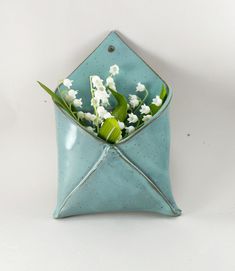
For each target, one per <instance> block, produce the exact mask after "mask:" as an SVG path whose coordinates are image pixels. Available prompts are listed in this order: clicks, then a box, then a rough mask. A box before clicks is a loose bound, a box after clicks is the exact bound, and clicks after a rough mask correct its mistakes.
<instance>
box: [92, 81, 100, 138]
mask: <svg viewBox="0 0 235 271" xmlns="http://www.w3.org/2000/svg"><path fill="white" fill-rule="evenodd" d="M91 80H92V76H90V91H91V98H92V100H93V99H94V89H93V87H92V81H91ZM93 108H94V112H95V115H96V128H97V133H99V130H100V129H99V122H98V113H97V109H96V105H95V104H94V103H93Z"/></svg>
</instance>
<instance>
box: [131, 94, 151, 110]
mask: <svg viewBox="0 0 235 271" xmlns="http://www.w3.org/2000/svg"><path fill="white" fill-rule="evenodd" d="M148 95H149V92H148V90H147V89H145V96H144V99H143V100H141V102H140V103H139V105H138V106H137V107H136V108H135V109H134V110H133V113H135V112H136V111H138V110H139V109H140V107H141V105H142V104H143V103H144V102H145V100H146V99H147V97H148Z"/></svg>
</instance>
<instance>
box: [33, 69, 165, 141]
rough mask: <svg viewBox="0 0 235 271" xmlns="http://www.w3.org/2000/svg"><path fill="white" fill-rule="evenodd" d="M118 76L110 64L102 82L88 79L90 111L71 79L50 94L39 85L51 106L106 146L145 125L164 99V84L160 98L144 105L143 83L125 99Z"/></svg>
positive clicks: (145, 91) (99, 79)
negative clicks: (65, 113)
mask: <svg viewBox="0 0 235 271" xmlns="http://www.w3.org/2000/svg"><path fill="white" fill-rule="evenodd" d="M118 74H119V67H118V66H117V65H113V66H111V67H110V69H109V76H108V77H107V78H106V79H105V80H103V79H102V78H100V77H99V76H98V75H91V76H90V78H89V85H90V92H91V106H92V107H93V110H92V112H84V111H83V110H82V108H83V100H82V97H81V93H80V91H79V90H74V89H73V88H72V87H73V80H70V79H68V78H66V79H64V80H63V81H62V82H61V84H60V85H59V87H58V92H56V93H55V92H53V91H52V90H50V89H49V88H48V87H47V86H45V85H44V84H42V83H41V82H38V83H39V84H40V86H41V87H42V88H43V89H44V90H45V91H46V92H47V93H48V94H49V95H50V96H51V98H52V100H53V101H54V103H55V104H56V105H57V106H59V107H60V108H62V109H63V110H64V111H65V112H67V114H68V115H69V116H70V117H72V118H73V119H74V120H75V122H76V123H77V124H78V125H81V126H83V127H84V128H85V129H86V130H87V131H88V132H90V133H92V134H93V135H96V136H98V137H100V138H102V139H104V140H106V141H107V142H109V143H113V144H114V143H118V142H120V141H121V140H122V139H124V138H126V137H128V136H129V135H130V134H131V133H133V132H134V131H135V130H137V129H139V128H140V127H141V126H143V125H144V124H145V123H146V122H148V121H149V120H150V119H151V118H152V117H153V116H154V115H155V114H156V113H157V112H158V110H159V109H160V108H161V106H162V104H163V103H164V101H165V99H166V97H167V91H166V87H165V85H164V84H163V85H162V89H161V93H160V95H156V97H155V98H153V99H152V101H151V103H150V104H148V105H147V104H146V99H147V97H148V90H147V88H146V87H145V85H144V84H142V83H140V82H139V83H138V84H137V85H136V94H129V96H128V99H126V97H125V96H124V95H122V94H121V93H119V92H118V90H117V89H116V84H115V81H114V78H115V77H116V76H117V75H118ZM111 96H113V97H114V98H115V100H116V105H115V106H114V107H111V105H110V98H111Z"/></svg>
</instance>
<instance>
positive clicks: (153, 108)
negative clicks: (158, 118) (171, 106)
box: [149, 104, 161, 115]
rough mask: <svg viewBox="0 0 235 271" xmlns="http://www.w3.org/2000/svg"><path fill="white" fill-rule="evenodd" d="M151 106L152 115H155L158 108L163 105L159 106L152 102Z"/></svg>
mask: <svg viewBox="0 0 235 271" xmlns="http://www.w3.org/2000/svg"><path fill="white" fill-rule="evenodd" d="M149 107H150V110H151V113H152V115H155V114H156V113H157V112H158V110H159V109H160V108H161V105H160V106H157V105H156V104H150V106H149Z"/></svg>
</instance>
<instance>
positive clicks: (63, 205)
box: [55, 145, 110, 216]
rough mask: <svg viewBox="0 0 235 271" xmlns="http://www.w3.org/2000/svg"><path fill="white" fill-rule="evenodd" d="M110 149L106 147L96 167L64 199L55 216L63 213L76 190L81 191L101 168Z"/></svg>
mask: <svg viewBox="0 0 235 271" xmlns="http://www.w3.org/2000/svg"><path fill="white" fill-rule="evenodd" d="M109 149H110V146H109V145H105V147H104V149H103V151H102V153H101V155H100V157H99V158H98V160H97V161H96V162H95V163H94V165H93V166H92V167H91V169H90V170H89V171H88V172H87V173H86V175H85V176H84V177H83V178H82V180H81V181H80V182H79V183H78V184H77V185H76V186H75V188H74V189H73V190H72V191H71V192H70V193H69V194H68V196H67V197H65V199H64V201H63V203H62V204H61V206H60V208H59V210H58V211H56V212H55V216H58V215H59V214H60V213H61V212H62V211H63V208H64V207H65V205H66V203H67V202H68V200H69V199H70V198H71V196H72V195H73V193H74V192H75V190H77V189H79V187H81V186H82V185H83V184H84V183H85V182H86V181H87V180H88V179H89V177H90V176H91V175H92V174H93V173H94V172H95V171H96V169H97V168H98V167H99V165H100V164H101V162H102V161H103V160H104V158H105V157H106V156H107V154H108V151H109Z"/></svg>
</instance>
